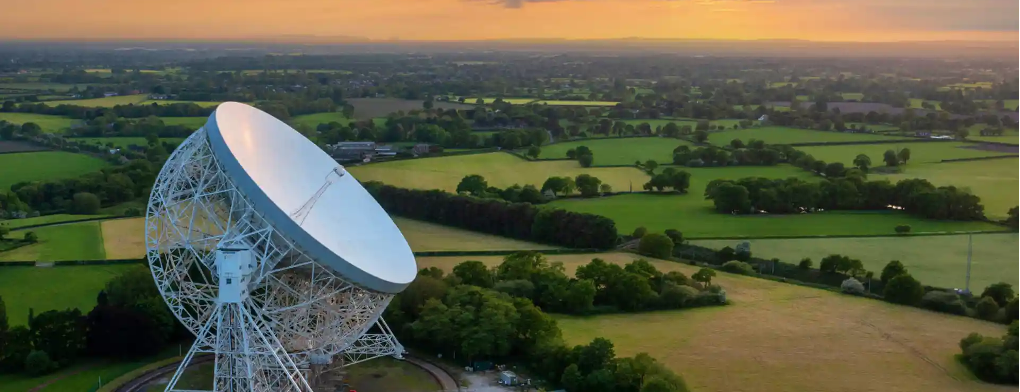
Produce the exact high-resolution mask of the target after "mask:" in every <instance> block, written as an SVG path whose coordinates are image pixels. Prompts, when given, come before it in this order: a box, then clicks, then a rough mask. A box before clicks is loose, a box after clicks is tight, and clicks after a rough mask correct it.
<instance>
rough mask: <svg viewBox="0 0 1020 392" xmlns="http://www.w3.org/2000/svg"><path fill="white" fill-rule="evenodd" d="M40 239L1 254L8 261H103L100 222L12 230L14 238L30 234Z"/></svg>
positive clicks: (3, 260) (0, 257)
mask: <svg viewBox="0 0 1020 392" xmlns="http://www.w3.org/2000/svg"><path fill="white" fill-rule="evenodd" d="M29 231H31V232H34V233H35V234H36V235H38V236H39V242H38V243H35V244H32V245H28V246H22V247H20V248H17V249H14V250H10V251H7V252H3V253H0V262H5V261H43V262H46V261H61V260H103V259H105V258H106V253H105V252H104V251H103V233H102V230H100V225H99V222H80V223H68V224H66V225H56V226H46V227H38V228H34V229H25V230H18V231H12V232H11V234H10V235H11V237H14V238H17V237H23V236H24V235H25V233H27V232H29Z"/></svg>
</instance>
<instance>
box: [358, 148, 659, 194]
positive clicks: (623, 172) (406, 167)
mask: <svg viewBox="0 0 1020 392" xmlns="http://www.w3.org/2000/svg"><path fill="white" fill-rule="evenodd" d="M596 154H597V153H596ZM347 170H348V171H350V172H351V174H353V175H354V176H355V177H356V178H357V179H358V180H361V181H381V182H384V183H386V184H390V185H394V186H399V187H403V188H412V189H442V190H445V191H448V192H455V191H456V190H457V184H458V183H460V180H462V179H463V178H464V176H467V175H469V174H479V175H481V176H483V177H485V179H486V180H487V181H488V183H489V186H496V187H501V188H505V187H508V186H510V185H513V184H520V185H522V186H523V185H527V184H532V185H535V186H541V185H542V183H543V182H545V180H546V179H548V178H549V177H551V176H569V177H575V176H577V175H579V174H590V175H592V176H595V177H598V178H599V179H600V180H602V182H603V183H606V184H609V185H610V186H612V187H613V189H616V190H625V189H630V186H631V185H633V186H634V189H641V186H642V185H644V183H646V182H648V176H647V175H646V174H644V173H643V172H641V171H640V170H637V169H635V168H629V167H603V168H588V169H585V168H582V167H581V166H580V165H579V164H578V163H577V162H575V161H549V162H528V161H525V160H522V159H520V158H517V157H515V156H513V155H510V154H505V153H498V152H497V153H489V154H474V155H461V156H452V157H441V158H426V159H409V160H403V161H395V162H387V163H376V164H371V165H364V166H353V167H348V168H347Z"/></svg>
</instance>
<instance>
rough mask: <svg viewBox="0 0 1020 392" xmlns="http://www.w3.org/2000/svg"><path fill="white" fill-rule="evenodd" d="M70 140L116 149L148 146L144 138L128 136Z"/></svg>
mask: <svg viewBox="0 0 1020 392" xmlns="http://www.w3.org/2000/svg"><path fill="white" fill-rule="evenodd" d="M71 140H76V141H80V142H85V143H89V144H102V145H104V146H105V145H106V144H107V143H113V146H114V147H118V148H127V147H128V146H130V145H132V144H134V145H136V146H143V147H144V146H147V145H148V144H149V143H148V142H147V141H145V138H144V137H130V136H129V137H82V138H73V139H71ZM159 140H160V141H161V142H167V143H180V142H182V141H184V138H180V137H165V138H160V139H159Z"/></svg>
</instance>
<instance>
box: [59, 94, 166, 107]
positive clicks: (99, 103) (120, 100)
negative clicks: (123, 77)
mask: <svg viewBox="0 0 1020 392" xmlns="http://www.w3.org/2000/svg"><path fill="white" fill-rule="evenodd" d="M148 99H149V95H148V94H135V95H118V96H113V97H105V98H92V99H70V100H61V101H46V102H43V103H45V104H46V105H47V106H58V105H75V106H84V107H90V108H112V107H114V106H117V105H130V104H136V105H137V104H140V103H142V102H144V101H146V100H148Z"/></svg>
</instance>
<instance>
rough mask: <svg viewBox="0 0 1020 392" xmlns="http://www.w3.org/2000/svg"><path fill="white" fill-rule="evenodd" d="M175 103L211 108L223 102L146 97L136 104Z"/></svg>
mask: <svg viewBox="0 0 1020 392" xmlns="http://www.w3.org/2000/svg"><path fill="white" fill-rule="evenodd" d="M175 103H193V104H195V105H198V106H201V107H204V108H211V107H215V106H219V105H220V104H221V103H223V102H215V101H175V100H172V99H148V100H145V101H142V102H139V103H138V104H139V105H152V104H157V105H172V104H175Z"/></svg>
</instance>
